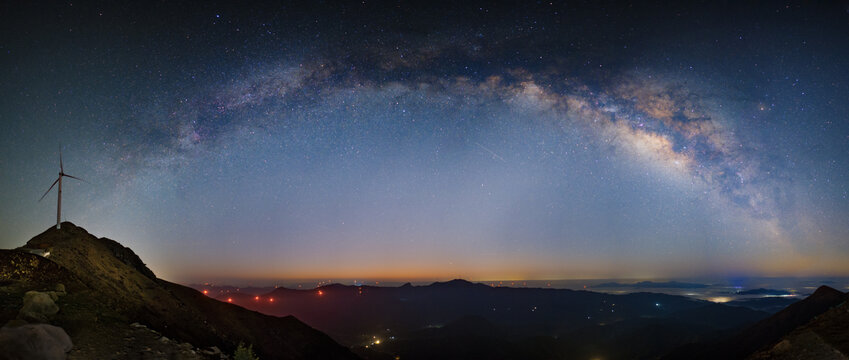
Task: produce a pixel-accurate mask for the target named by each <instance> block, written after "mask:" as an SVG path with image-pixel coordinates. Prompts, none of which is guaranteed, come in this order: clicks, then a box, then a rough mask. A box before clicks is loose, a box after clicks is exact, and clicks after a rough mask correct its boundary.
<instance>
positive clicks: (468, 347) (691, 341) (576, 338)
mask: <svg viewBox="0 0 849 360" xmlns="http://www.w3.org/2000/svg"><path fill="white" fill-rule="evenodd" d="M199 288H202V286H199ZM242 290H244V289H241V290H240V291H235V289H230V290H229V292H227V291H225V292H221V293H218V292H217V291H211V293H216V294H217V295H216V297H217V298H218V299H220V300H222V301H229V302H232V303H234V304H239V305H242V306H245V307H247V308H250V309H254V310H257V311H260V312H263V313H266V314H272V315H278V316H284V315H294V316H296V317H297V318H299V319H302V320H304V321H305V322H306V323H308V324H310V325H312V326H315V327H316V328H317V329H319V330H321V331H324V332H325V333H327V334H329V335H331V336H333V337H334V338H335V339H337V340H338V341H339V342H341V343H343V344H346V345H349V346H351V347H353V348H354V349H355V351H356V352H357V353H358V354H359V355H361V356H362V357H364V358H372V359H383V358H387V359H391V358H394V357H395V356H398V357H400V358H402V359H437V358H438V359H563V358H565V359H592V358H602V359H656V358H662V357H666V358H681V359H687V358H705V359H708V358H711V359H718V358H724V359H736V358H746V357H749V356H753V354H755V353H758V354H763V353H764V351H767V350H769V349H771V348H772V347H773V346H774V345H775V344H777V343H779V342H781V341H783V340H782V338H783V337H784V336H787V335H789V334H791V333H792V332H793V331H796V329H797V328H798V327H800V326H803V325H805V324H808V323H809V322H811V321H812V320H817V321H821V319H822V317H823V316H828V317H831V318H834V320H833V321H831V323H835V324H838V323H839V324H843V325H844V326H849V322H847V321H846V319H845V318H844V319H840V318H839V317H837V316H836V315H830V313H827V312H828V311H829V309H837V308H839V305H840V304H841V303H843V301H845V299H846V294H844V293H842V292H840V291H837V290H834V289H832V288H829V287H821V288H820V289H818V290H817V291H816V292H815V293H814V294H812V295H811V296H810V297H809V298H807V299H804V300H802V301H799V302H796V303H794V304H792V305H791V306H789V307H786V308H785V309H783V310H780V311H779V309H778V308H776V307H775V304H768V305H769V306H764V304H760V302H752V303H751V304H749V302H741V303H740V304H748V305H750V306H749V307H746V306H729V305H724V304H716V303H712V302H707V301H700V300H694V299H691V298H687V297H682V296H673V295H664V294H655V293H634V294H627V295H610V294H602V293H596V292H589V291H573V290H565V289H532V288H509V287H507V288H505V287H491V286H487V285H484V284H475V283H471V282H468V281H464V280H453V281H449V282H441V283H440V282H438V283H433V284H431V285H427V286H412V285H410V284H406V285H404V286H400V287H372V286H345V285H339V284H334V285H328V286H323V287H319V288H316V289H312V290H294V289H286V288H278V289H275V290H274V291H271V292H267V293H264V294H255V293H254V294H249V293H246V292H244V291H242ZM784 306H786V303H785V305H784ZM843 306H845V305H843ZM761 308H765V309H774V310H775V311H777V313H775V314H773V313H772V312H764V311H759V310H756V309H761ZM835 311H836V310H835ZM822 314H825V315H822ZM835 314H837V313H835ZM841 314H842V313H841ZM820 315H822V316H820ZM818 316H819V317H818ZM809 326H810V325H809ZM845 329H849V328H845ZM812 331H813V330H812ZM829 331H830V330H829ZM847 331H849V330H844V331H843V334H844V335H847V334H846V332H847ZM836 332H837V333H840V331H839V330H836ZM823 333H825V332H823ZM805 334H809V333H805ZM808 337H810V336H808ZM821 337H822V339H824V340H823V341H822V342H821V344H820V345H818V346H821V347H826V348H828V349H834V351H837V352H838V353H840V354H845V353H847V352H846V350H845V349H843V348H842V346H843V345H841V344H842V343H844V342H845V340H840V338H839V336H837V335H833V336H832V337H830V338H829V337H828V336H826V335H823V336H821ZM792 343H794V344H800V345H796V346H805V345H804V344H803V343H800V342H798V341H795V342H792ZM782 346H786V345H782ZM758 356H762V355H758ZM802 358H804V357H802ZM810 358H819V357H816V356H815V357H810Z"/></svg>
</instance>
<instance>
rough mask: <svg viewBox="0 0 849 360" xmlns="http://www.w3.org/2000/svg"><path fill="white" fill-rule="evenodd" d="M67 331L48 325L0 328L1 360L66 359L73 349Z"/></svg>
mask: <svg viewBox="0 0 849 360" xmlns="http://www.w3.org/2000/svg"><path fill="white" fill-rule="evenodd" d="M73 346H74V345H73V343H71V338H70V337H68V334H66V333H65V330H62V328H60V327H58V326H53V325H48V324H27V325H22V326H18V327H8V326H6V327H3V328H0V359H2V360H53V359H65V358H66V353H67V352H68V351H71V348H72V347H73Z"/></svg>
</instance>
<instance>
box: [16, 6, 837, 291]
mask: <svg viewBox="0 0 849 360" xmlns="http://www.w3.org/2000/svg"><path fill="white" fill-rule="evenodd" d="M12 3H19V4H12ZM30 3H31V2H26V1H23V2H4V3H3V5H2V7H0V29H2V30H0V34H2V35H1V36H2V38H0V248H14V247H17V246H20V245H23V244H24V243H25V242H26V241H27V240H28V239H29V238H31V237H32V236H34V235H36V234H38V233H40V232H41V231H44V230H45V229H47V228H48V227H49V226H50V225H51V224H53V223H54V222H55V216H56V194H55V189H54V190H53V191H54V192H53V193H51V194H49V195H48V196H47V197H46V198H45V199H44V200H43V201H41V202H38V199H39V197H40V196H41V195H42V194H43V193H44V191H46V190H47V188H48V187H49V186H50V184H51V183H52V182H53V181H54V180H55V178H56V174H57V172H58V170H59V159H58V157H59V149H60V147H61V149H62V154H63V157H64V165H65V171H66V172H67V173H68V174H71V175H74V176H78V177H80V178H83V179H85V180H87V181H88V182H89V183H83V182H78V181H75V180H73V179H66V180H64V188H63V190H64V193H63V210H62V211H63V220H67V221H72V222H74V223H75V224H77V225H79V226H82V227H84V228H86V229H87V230H89V231H90V232H91V233H93V234H95V235H97V236H105V237H109V238H112V239H116V240H118V241H119V242H121V243H122V244H123V245H125V246H128V247H130V248H132V249H133V250H134V251H136V252H137V253H138V254H139V255H140V256H141V258H142V259H144V261H145V262H146V263H148V265H149V266H150V267H151V269H152V270H153V271H154V272H155V273H157V275H159V276H160V277H163V278H166V279H169V280H174V281H185V282H188V281H205V280H214V279H236V278H242V279H248V278H250V279H284V278H321V279H337V278H339V279H342V278H345V279H357V278H363V279H365V278H370V279H404V280H407V279H409V280H415V279H450V278H455V277H463V278H467V279H472V280H487V279H568V278H598V277H624V278H677V277H691V276H779V275H780V276H785V275H789V276H797V275H798V276H808V275H811V276H823V275H849V261H847V260H846V259H849V199H847V196H849V194H847V192H849V7H847V3H845V2H830V3H829V2H826V3H823V4H810V3H808V2H800V3H785V2H780V3H779V2H759V3H755V2H746V5H740V4H738V3H739V2H736V1H733V2H729V3H722V2H714V1H708V2H706V3H705V4H696V5H693V4H687V5H684V4H680V3H688V2H680V3H679V2H669V3H663V4H648V3H645V4H627V3H624V2H623V3H618V2H600V1H587V2H586V3H584V2H570V3H560V2H555V3H549V2H519V3H516V4H513V5H504V4H500V5H498V6H493V5H490V4H483V3H481V4H474V3H472V2H462V1H461V2H457V3H463V4H462V5H460V4H453V3H450V2H448V3H443V4H436V3H434V2H422V3H408V2H397V3H395V2H393V3H389V2H381V3H377V2H375V3H372V2H370V1H364V2H348V1H340V2H321V3H316V4H312V5H308V6H306V5H303V4H300V5H291V4H288V5H282V4H270V3H266V4H254V5H242V6H239V7H235V6H234V5H232V4H229V5H228V4H226V3H222V4H216V3H214V2H206V1H204V2H199V3H180V2H155V3H152V4H145V5H140V4H135V3H136V2H132V3H131V4H123V2H118V3H121V4H105V5H103V6H98V5H92V4H86V3H83V2H76V1H74V2H54V3H51V4H50V5H46V4H42V5H35V4H30ZM138 3H144V2H138Z"/></svg>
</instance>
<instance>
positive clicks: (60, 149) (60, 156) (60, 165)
mask: <svg viewBox="0 0 849 360" xmlns="http://www.w3.org/2000/svg"><path fill="white" fill-rule="evenodd" d="M59 172H62V173H63V172H65V167H64V166H62V148H61V147H60V148H59Z"/></svg>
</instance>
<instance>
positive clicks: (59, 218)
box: [38, 149, 86, 229]
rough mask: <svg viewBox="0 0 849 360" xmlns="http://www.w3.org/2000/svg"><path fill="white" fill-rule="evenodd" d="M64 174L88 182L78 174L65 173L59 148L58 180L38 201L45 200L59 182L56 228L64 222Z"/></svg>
mask: <svg viewBox="0 0 849 360" xmlns="http://www.w3.org/2000/svg"><path fill="white" fill-rule="evenodd" d="M63 176H66V177H69V178H71V179H77V180H79V181H82V182H86V181H85V180H83V179H80V178H78V177H76V176H73V175H68V174H65V168H64V167H63V166H62V149H59V177H58V178H57V179H56V181H54V182H53V185H50V188H49V189H47V191H45V192H44V195H41V199H38V201H41V200H43V199H44V197H45V196H47V193H49V192H50V190H53V187H54V186H56V183H59V203H58V205H56V228H57V229H59V227H60V224H61V223H62V177H63Z"/></svg>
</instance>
